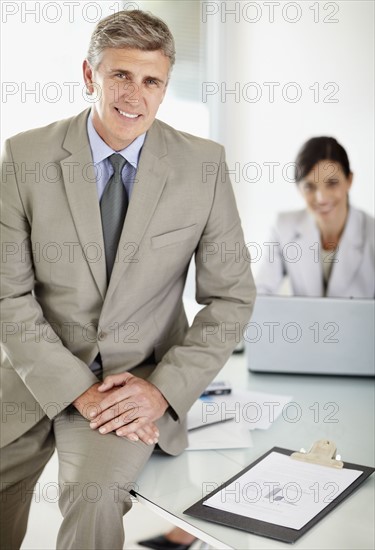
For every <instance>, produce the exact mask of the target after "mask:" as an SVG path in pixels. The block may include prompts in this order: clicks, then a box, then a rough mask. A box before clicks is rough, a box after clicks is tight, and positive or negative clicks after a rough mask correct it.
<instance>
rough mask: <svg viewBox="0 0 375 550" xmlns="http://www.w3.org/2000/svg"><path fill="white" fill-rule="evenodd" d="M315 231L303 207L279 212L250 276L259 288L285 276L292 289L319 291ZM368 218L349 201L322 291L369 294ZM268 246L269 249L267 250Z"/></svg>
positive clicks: (270, 290) (372, 285)
mask: <svg viewBox="0 0 375 550" xmlns="http://www.w3.org/2000/svg"><path fill="white" fill-rule="evenodd" d="M320 246H321V245H320V235H319V230H318V228H317V226H316V224H315V221H314V219H313V217H312V216H311V215H310V214H309V212H308V211H307V210H298V211H294V212H284V213H281V214H279V216H278V218H277V221H276V224H275V226H274V228H273V230H272V232H271V236H270V239H269V241H268V244H267V245H266V246H265V247H264V249H263V253H262V256H263V257H262V265H261V267H260V270H259V272H258V274H257V277H256V283H257V285H256V286H257V290H258V292H259V294H276V293H277V292H278V290H279V288H280V284H281V282H282V280H283V278H284V277H285V276H288V277H289V279H290V284H291V289H292V294H293V295H296V296H323V295H324V290H323V270H322V265H321V261H320V254H319V252H320V249H319V247H320ZM374 250H375V249H374V218H372V217H371V216H369V215H368V214H366V213H365V212H362V211H361V210H357V209H356V208H353V207H350V208H349V214H348V219H347V222H346V225H345V228H344V231H343V234H342V236H341V239H340V242H339V247H338V251H337V252H336V255H335V258H333V257H332V258H330V257H329V258H328V261H329V260H331V259H335V261H334V263H333V266H332V271H331V275H330V278H329V281H328V287H327V291H326V296H330V297H341V298H374V296H375V263H374V261H375V251H374ZM270 251H273V252H274V254H272V253H270Z"/></svg>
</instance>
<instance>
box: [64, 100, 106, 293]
mask: <svg viewBox="0 0 375 550" xmlns="http://www.w3.org/2000/svg"><path fill="white" fill-rule="evenodd" d="M88 115H89V110H86V111H84V112H83V113H81V114H80V115H78V116H77V117H76V118H74V119H73V120H72V122H71V124H70V126H69V128H68V131H67V134H66V137H65V140H64V143H63V147H64V149H65V150H67V151H68V152H70V153H71V154H70V155H69V156H68V157H67V158H65V159H64V160H62V161H61V162H60V165H61V169H62V174H63V178H64V184H65V189H66V194H67V197H68V201H69V206H70V210H71V213H72V216H73V220H74V225H75V227H76V231H77V234H78V238H79V241H80V244H81V246H82V250H83V251H84V253H87V258H88V264H89V266H90V270H91V273H92V275H93V278H94V280H95V282H96V285H97V287H98V290H99V292H100V294H101V296H102V297H103V298H104V296H105V292H106V268H105V255H104V243H103V232H102V222H101V216H100V207H99V200H98V194H97V189H96V178H95V170H94V165H93V160H92V155H91V149H90V144H89V140H88V137H87V130H86V123H87V117H88ZM89 243H91V244H90V246H89Z"/></svg>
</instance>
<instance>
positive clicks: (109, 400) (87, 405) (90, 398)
mask: <svg viewBox="0 0 375 550" xmlns="http://www.w3.org/2000/svg"><path fill="white" fill-rule="evenodd" d="M73 405H74V406H75V407H76V409H77V410H78V411H79V412H80V413H81V414H82V416H84V417H85V418H87V419H88V420H90V421H91V422H90V427H91V428H92V429H98V430H99V432H100V433H101V434H107V433H109V432H115V433H116V435H118V436H120V437H126V438H128V439H130V440H131V441H138V440H141V441H143V442H144V443H146V444H147V445H154V444H155V443H157V442H158V439H159V430H158V428H157V427H156V425H155V424H154V422H155V421H156V420H158V418H160V417H161V416H163V414H164V413H165V411H166V410H167V408H168V402H167V400H166V399H165V398H164V396H163V395H162V394H161V393H160V391H159V390H158V388H157V387H156V386H154V385H153V384H151V382H148V381H147V380H143V379H142V378H138V377H137V376H133V375H132V374H130V373H128V372H124V373H122V374H115V375H112V376H107V377H106V378H105V379H104V380H103V382H102V383H101V384H100V383H98V384H94V385H93V386H91V387H90V388H89V389H88V390H87V391H85V392H84V393H83V394H82V395H80V396H79V397H78V398H77V399H76V400H75V401H74V402H73Z"/></svg>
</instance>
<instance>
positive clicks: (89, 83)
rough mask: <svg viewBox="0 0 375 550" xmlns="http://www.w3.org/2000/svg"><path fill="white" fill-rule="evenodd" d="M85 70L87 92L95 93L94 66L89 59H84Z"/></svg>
mask: <svg viewBox="0 0 375 550" xmlns="http://www.w3.org/2000/svg"><path fill="white" fill-rule="evenodd" d="M82 70H83V80H84V81H85V84H86V92H87V94H88V95H91V94H93V93H94V87H93V84H92V67H91V65H90V63H89V62H88V61H87V59H85V60H84V62H83V65H82Z"/></svg>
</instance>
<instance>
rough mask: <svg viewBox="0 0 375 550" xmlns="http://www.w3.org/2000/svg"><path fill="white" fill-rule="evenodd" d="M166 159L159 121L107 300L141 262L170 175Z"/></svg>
mask: <svg viewBox="0 0 375 550" xmlns="http://www.w3.org/2000/svg"><path fill="white" fill-rule="evenodd" d="M166 155H167V147H166V144H165V139H164V135H163V132H162V131H161V128H160V125H159V123H158V121H155V122H154V123H153V125H152V126H151V128H150V130H149V131H148V132H147V136H146V140H145V143H144V145H143V148H142V153H141V158H140V162H139V164H138V170H137V173H136V177H135V184H134V188H133V192H132V195H131V199H130V202H129V207H128V211H127V213H126V218H125V223H124V227H123V230H122V234H121V237H120V242H119V247H118V254H117V258H116V261H115V264H114V267H113V271H112V275H111V280H110V283H109V287H108V291H107V294H106V298H110V297H111V296H112V294H113V292H114V290H115V289H116V287H117V285H118V283H119V281H120V279H121V278H122V277H123V276H124V273H125V271H126V269H127V268H128V267H129V266H130V265H132V264H133V263H135V262H139V261H140V258H139V253H138V249H139V245H140V242H141V240H142V238H143V235H144V232H145V231H146V228H147V226H148V224H149V222H150V220H151V218H152V215H153V213H154V211H155V208H156V206H157V203H158V201H159V199H160V196H161V194H162V191H163V188H164V185H165V183H166V180H167V175H168V172H169V164H168V163H167V162H166V159H165V158H163V157H165V156H166Z"/></svg>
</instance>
